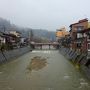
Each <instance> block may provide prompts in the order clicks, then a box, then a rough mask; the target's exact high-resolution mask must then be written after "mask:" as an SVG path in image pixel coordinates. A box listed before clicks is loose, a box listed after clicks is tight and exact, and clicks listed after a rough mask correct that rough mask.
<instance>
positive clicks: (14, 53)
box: [0, 46, 31, 64]
mask: <svg viewBox="0 0 90 90" xmlns="http://www.w3.org/2000/svg"><path fill="white" fill-rule="evenodd" d="M29 51H31V48H30V46H27V47H22V48H18V49H14V50H9V51H3V52H1V51H0V64H2V63H5V62H7V61H10V60H13V59H14V58H17V57H19V56H21V55H23V54H25V53H27V52H29Z"/></svg>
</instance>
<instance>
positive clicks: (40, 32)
mask: <svg viewBox="0 0 90 90" xmlns="http://www.w3.org/2000/svg"><path fill="white" fill-rule="evenodd" d="M12 30H14V31H19V32H20V33H21V34H22V37H26V38H28V37H30V32H31V30H32V32H33V35H34V37H38V38H44V39H49V40H53V41H55V39H56V37H55V32H54V31H48V30H44V29H32V28H23V27H18V26H16V25H14V24H11V23H10V21H8V20H6V19H3V18H0V31H1V32H9V31H12Z"/></svg>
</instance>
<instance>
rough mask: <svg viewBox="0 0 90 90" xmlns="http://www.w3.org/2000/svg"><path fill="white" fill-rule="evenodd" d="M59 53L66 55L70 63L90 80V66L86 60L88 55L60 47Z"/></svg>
mask: <svg viewBox="0 0 90 90" xmlns="http://www.w3.org/2000/svg"><path fill="white" fill-rule="evenodd" d="M59 51H60V53H61V54H62V55H64V56H65V57H66V58H67V59H68V60H69V61H70V62H72V63H73V64H74V65H75V67H76V68H79V69H81V70H82V72H83V73H84V74H85V75H86V76H87V77H88V78H89V79H90V64H89V62H88V60H87V59H86V56H87V55H86V53H84V54H81V53H78V52H77V51H74V50H71V49H69V48H65V47H60V48H59Z"/></svg>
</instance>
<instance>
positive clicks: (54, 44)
mask: <svg viewBox="0 0 90 90" xmlns="http://www.w3.org/2000/svg"><path fill="white" fill-rule="evenodd" d="M31 45H32V46H33V48H36V47H40V49H42V48H43V46H44V47H45V46H48V47H49V49H51V47H53V48H56V49H57V48H58V47H59V43H58V42H53V43H34V42H31Z"/></svg>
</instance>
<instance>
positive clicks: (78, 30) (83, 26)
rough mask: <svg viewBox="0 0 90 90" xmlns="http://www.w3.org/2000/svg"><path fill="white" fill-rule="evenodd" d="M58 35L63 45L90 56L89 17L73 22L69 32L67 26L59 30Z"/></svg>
mask: <svg viewBox="0 0 90 90" xmlns="http://www.w3.org/2000/svg"><path fill="white" fill-rule="evenodd" d="M66 32H67V33H66ZM56 37H57V41H58V42H59V43H60V44H61V45H62V46H65V47H68V48H70V49H72V50H75V51H77V52H79V53H86V54H87V58H89V57H90V22H89V21H88V19H82V20H79V21H78V22H76V23H73V24H71V25H70V31H69V32H68V31H66V30H65V28H63V29H62V28H61V29H59V30H57V31H56Z"/></svg>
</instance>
